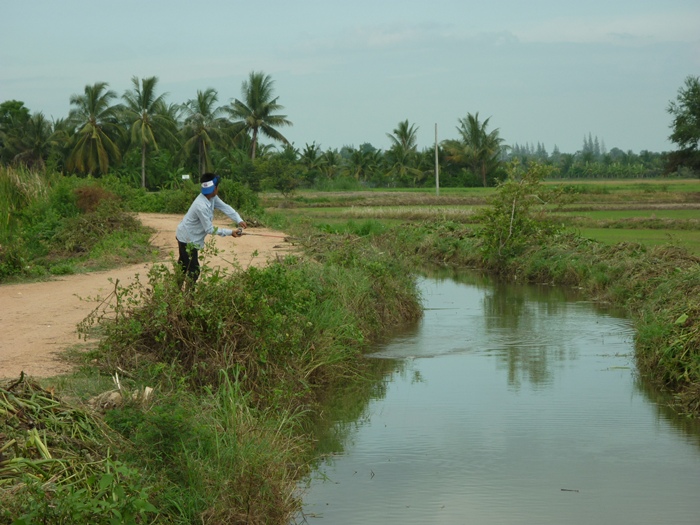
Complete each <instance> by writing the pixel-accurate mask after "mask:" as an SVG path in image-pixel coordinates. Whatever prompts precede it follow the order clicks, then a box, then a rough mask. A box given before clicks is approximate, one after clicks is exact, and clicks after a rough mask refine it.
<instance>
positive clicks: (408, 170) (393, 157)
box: [386, 120, 425, 186]
mask: <svg viewBox="0 0 700 525" xmlns="http://www.w3.org/2000/svg"><path fill="white" fill-rule="evenodd" d="M417 134H418V128H416V127H415V126H414V125H413V124H410V125H409V123H408V120H404V121H403V122H399V125H398V126H397V127H396V129H394V132H393V134H392V133H387V134H386V136H387V137H389V139H390V140H391V142H392V144H391V148H389V151H387V154H386V160H387V163H388V165H389V166H390V169H389V176H390V177H392V178H393V179H395V180H397V181H399V182H401V183H404V184H405V183H407V182H408V181H409V180H410V181H411V183H412V184H413V185H414V186H415V185H416V183H417V182H418V181H420V180H421V179H423V178H424V177H425V174H424V172H423V171H421V170H420V169H418V167H417V164H418V161H419V157H418V152H417V150H416V147H417V146H416V145H417Z"/></svg>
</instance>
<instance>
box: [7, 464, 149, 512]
mask: <svg viewBox="0 0 700 525" xmlns="http://www.w3.org/2000/svg"><path fill="white" fill-rule="evenodd" d="M105 467H106V468H105V472H103V473H102V474H97V475H92V476H90V477H88V478H87V479H86V480H85V481H84V483H82V484H80V485H78V484H76V483H66V484H55V483H46V484H39V483H37V482H36V480H35V479H34V478H33V477H29V476H28V477H27V478H25V479H24V485H23V486H22V488H20V489H19V491H18V492H17V493H16V495H15V497H16V498H17V500H16V501H15V502H13V504H12V506H15V505H17V504H18V503H20V504H21V506H22V507H21V509H18V510H17V513H16V514H15V515H14V516H9V515H8V514H7V511H0V520H3V518H9V519H11V520H12V521H4V522H5V523H8V524H10V523H11V524H12V525H34V524H35V523H52V524H53V523H55V524H65V525H68V524H72V523H91V524H93V523H94V524H96V525H103V524H104V525H114V524H117V523H118V524H120V525H121V524H123V525H137V524H139V523H145V522H146V521H147V520H149V519H151V518H153V517H154V516H155V515H156V514H157V509H156V507H154V506H153V504H152V503H151V502H150V501H149V498H150V494H149V491H148V490H147V489H146V488H143V486H142V485H141V483H140V481H141V480H140V476H141V474H140V473H139V472H138V471H136V470H134V469H131V468H129V467H127V466H125V465H123V464H122V463H119V462H112V461H108V462H107V463H106V465H105Z"/></svg>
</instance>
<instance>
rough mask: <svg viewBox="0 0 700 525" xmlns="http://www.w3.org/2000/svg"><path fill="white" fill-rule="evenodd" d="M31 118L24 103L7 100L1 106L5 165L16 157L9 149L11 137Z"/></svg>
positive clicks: (0, 136)
mask: <svg viewBox="0 0 700 525" xmlns="http://www.w3.org/2000/svg"><path fill="white" fill-rule="evenodd" d="M30 116H31V115H30V112H29V109H28V108H27V107H25V105H24V102H20V101H19V100H6V101H5V102H3V103H2V104H0V160H1V161H2V162H3V163H7V162H10V160H11V159H12V157H13V156H14V154H13V153H12V151H10V149H9V148H8V141H9V140H8V139H9V137H10V136H11V135H13V134H15V133H16V132H19V130H21V128H22V127H23V126H24V124H25V123H26V122H27V121H28V120H29V117H30Z"/></svg>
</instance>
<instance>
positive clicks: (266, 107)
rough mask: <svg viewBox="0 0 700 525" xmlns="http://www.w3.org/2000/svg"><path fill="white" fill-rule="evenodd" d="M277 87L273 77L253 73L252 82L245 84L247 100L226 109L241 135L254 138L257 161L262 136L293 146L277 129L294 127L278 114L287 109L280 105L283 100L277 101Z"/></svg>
mask: <svg viewBox="0 0 700 525" xmlns="http://www.w3.org/2000/svg"><path fill="white" fill-rule="evenodd" d="M273 86H274V81H273V80H272V79H271V78H270V76H269V75H265V74H264V73H262V72H257V71H252V72H251V73H250V76H249V77H248V80H244V81H243V83H242V84H241V95H242V99H243V100H239V99H234V101H233V102H232V103H231V105H230V106H227V107H226V108H224V109H225V111H227V112H228V113H229V115H230V116H231V118H232V119H233V124H234V126H235V127H236V128H237V129H238V132H239V133H250V134H251V139H252V141H251V147H250V158H251V159H253V160H254V159H255V154H256V150H257V148H258V136H259V134H260V133H262V134H263V135H265V136H266V137H268V138H271V139H273V140H277V141H280V142H282V143H283V144H289V141H288V140H287V139H286V138H285V137H284V135H282V133H280V132H279V131H278V130H277V128H279V127H282V126H291V125H292V122H291V121H290V120H288V119H287V116H286V115H280V114H277V113H276V112H277V111H279V110H282V109H284V106H281V105H280V104H279V103H278V102H277V100H278V98H279V97H273Z"/></svg>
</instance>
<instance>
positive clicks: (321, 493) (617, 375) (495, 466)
mask: <svg viewBox="0 0 700 525" xmlns="http://www.w3.org/2000/svg"><path fill="white" fill-rule="evenodd" d="M420 287H421V291H422V294H423V303H424V307H425V315H424V318H423V319H422V320H421V321H420V323H418V324H417V325H416V326H413V327H410V328H409V329H407V330H405V331H404V332H402V333H399V334H397V335H396V336H395V337H393V338H392V339H391V340H390V342H388V343H387V344H383V345H382V346H380V347H378V348H377V349H376V353H374V354H373V355H372V359H374V360H376V361H375V362H376V363H377V364H378V367H379V368H382V370H383V371H382V372H381V374H382V375H381V377H382V379H380V380H378V382H377V384H376V385H375V387H374V388H373V389H372V392H373V393H372V395H370V396H369V397H364V398H363V397H362V395H360V396H356V397H357V399H358V401H357V402H353V401H352V399H353V396H352V393H348V392H342V393H339V397H338V398H336V399H335V400H331V401H330V402H329V407H335V408H329V410H328V412H329V413H331V414H333V418H334V421H333V422H332V424H329V425H328V427H327V431H326V432H325V435H324V436H322V442H321V444H320V446H321V448H322V449H323V447H325V451H326V452H327V454H326V455H325V456H324V459H323V460H322V461H320V462H319V465H318V468H317V469H316V470H315V472H314V473H313V475H312V476H311V478H310V479H309V481H308V486H306V487H305V492H304V497H303V499H304V507H303V515H301V514H300V515H299V516H298V517H297V519H296V523H319V524H322V523H329V524H333V525H342V524H363V525H370V524H402V525H405V524H432V523H436V524H438V523H439V524H478V525H489V524H498V525H504V524H528V525H535V524H536V525H543V524H557V525H562V524H567V525H571V524H591V525H594V524H595V525H600V524H615V525H624V524H630V525H644V524H650V525H651V524H653V525H660V524H669V525H681V524H693V525H697V524H699V523H700V425H699V424H698V422H697V421H693V420H690V419H687V418H683V417H679V416H677V415H675V414H674V413H673V412H672V411H670V410H668V409H667V408H665V406H664V404H663V400H662V399H660V395H659V394H658V393H656V392H654V391H653V390H652V389H650V388H648V387H647V386H645V384H644V383H643V382H642V381H640V379H639V378H638V377H637V375H636V373H635V367H634V361H633V343H634V341H633V340H634V332H633V330H632V327H631V324H630V322H629V321H628V320H626V319H625V318H624V317H623V316H621V315H617V314H616V313H615V312H612V311H609V310H606V309H604V308H602V307H601V306H600V305H596V304H593V303H590V302H586V301H583V300H581V299H580V298H577V297H575V296H572V293H571V292H567V291H564V290H561V289H556V288H548V287H535V286H512V285H503V284H492V283H489V282H486V281H485V280H483V278H479V277H474V276H462V277H459V278H457V277H455V276H451V277H449V278H445V277H430V278H424V279H422V280H421V282H420ZM338 407H343V408H342V409H341V410H338ZM347 413H349V414H352V416H350V418H348V417H347V416H346V415H343V414H347Z"/></svg>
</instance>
